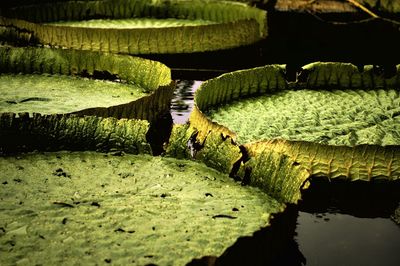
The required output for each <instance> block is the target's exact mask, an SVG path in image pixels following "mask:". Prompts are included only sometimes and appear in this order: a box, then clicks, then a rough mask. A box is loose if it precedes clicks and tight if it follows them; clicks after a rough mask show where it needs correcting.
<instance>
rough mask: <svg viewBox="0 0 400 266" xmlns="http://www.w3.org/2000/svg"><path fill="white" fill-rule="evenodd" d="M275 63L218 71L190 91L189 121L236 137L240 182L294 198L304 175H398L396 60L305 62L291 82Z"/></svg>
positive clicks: (369, 177)
mask: <svg viewBox="0 0 400 266" xmlns="http://www.w3.org/2000/svg"><path fill="white" fill-rule="evenodd" d="M283 69H284V66H266V67H261V68H255V69H250V70H242V71H237V72H232V73H228V74H224V75H222V76H220V77H218V78H215V79H212V80H209V81H207V82H205V83H203V85H202V86H201V88H200V89H199V90H198V91H197V92H196V95H195V103H196V105H195V107H194V111H193V113H192V116H191V118H190V125H191V127H193V128H196V129H197V130H198V131H199V133H198V135H199V136H202V135H207V134H209V132H210V131H212V130H213V129H214V128H215V131H216V132H226V135H229V136H230V137H232V139H233V140H234V141H236V142H238V143H239V144H243V148H242V154H243V155H244V157H243V160H244V162H243V163H242V165H241V169H240V170H239V175H240V176H241V177H242V179H243V182H245V183H250V184H254V185H257V186H259V187H262V188H263V189H265V190H266V191H267V192H268V193H271V194H273V195H274V196H275V197H277V198H281V199H283V200H284V201H287V202H296V201H297V200H298V199H299V198H300V192H299V191H300V189H301V188H305V187H307V182H306V181H307V179H308V178H309V177H310V176H311V175H312V176H324V177H329V178H346V179H348V180H364V181H370V180H373V179H387V180H397V179H398V178H399V176H400V161H399V160H398V158H400V154H399V149H398V146H399V145H400V135H399V132H400V128H399V125H400V123H399V122H400V120H398V119H399V113H398V110H400V100H399V99H400V94H399V91H398V86H399V85H400V84H399V81H400V71H399V70H400V66H397V68H396V69H395V72H394V73H390V75H388V73H387V72H385V71H384V70H381V69H379V68H376V67H374V66H364V67H363V68H362V69H360V68H357V67H355V66H354V65H351V64H344V63H312V64H309V65H306V66H304V67H303V68H302V72H300V73H299V76H298V80H297V81H296V82H287V81H286V80H285V79H284V71H283ZM261 73H264V75H261ZM233 145H234V144H233ZM246 156H247V157H248V158H246ZM246 160H249V161H248V162H245V161H246ZM299 169H300V170H299ZM292 176H293V177H292ZM283 180H286V181H283ZM288 180H291V181H288ZM283 184H285V185H283ZM283 187H285V189H286V190H285V189H283ZM288 187H289V188H290V189H288ZM289 191H290V192H289Z"/></svg>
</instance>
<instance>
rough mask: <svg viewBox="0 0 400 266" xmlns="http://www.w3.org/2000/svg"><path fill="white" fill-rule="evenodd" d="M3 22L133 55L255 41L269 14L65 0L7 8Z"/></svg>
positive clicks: (204, 5) (45, 37) (210, 5)
mask: <svg viewBox="0 0 400 266" xmlns="http://www.w3.org/2000/svg"><path fill="white" fill-rule="evenodd" d="M5 10H6V11H5V12H4V13H3V14H2V15H3V16H6V17H7V18H5V17H3V18H1V20H0V24H1V25H5V26H12V27H16V28H18V29H24V30H26V31H28V32H31V33H32V35H33V37H34V38H35V39H36V40H37V41H39V42H40V43H42V44H46V45H47V44H49V45H52V46H60V47H67V48H74V49H82V50H97V51H104V52H117V53H129V54H149V53H188V52H202V51H212V50H219V49H227V48H233V47H239V46H243V45H248V44H252V43H254V42H256V41H258V40H260V39H262V38H264V37H265V36H266V34H267V33H266V12H265V11H263V10H260V9H257V8H254V7H250V6H248V5H246V4H242V3H235V2H228V1H226V2H225V1H214V0H204V1H177V0H174V1H147V0H141V1H134V0H129V1H122V0H105V1H61V2H55V3H53V2H52V3H42V4H37V5H26V6H16V7H10V8H8V9H5Z"/></svg>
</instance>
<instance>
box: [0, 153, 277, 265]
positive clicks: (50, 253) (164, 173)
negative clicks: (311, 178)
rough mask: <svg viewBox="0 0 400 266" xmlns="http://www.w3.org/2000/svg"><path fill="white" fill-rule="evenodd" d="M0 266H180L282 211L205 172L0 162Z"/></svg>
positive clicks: (184, 163) (25, 159) (81, 162)
mask: <svg viewBox="0 0 400 266" xmlns="http://www.w3.org/2000/svg"><path fill="white" fill-rule="evenodd" d="M0 168H1V169H2V171H1V174H0V183H1V186H2V189H1V190H0V197H1V199H2V200H1V202H0V209H1V213H2V215H1V218H0V228H1V230H0V234H1V237H0V242H1V247H2V248H1V249H2V256H1V258H0V262H1V264H18V263H24V264H42V263H44V264H48V263H50V264H60V263H63V262H65V260H66V259H68V263H85V264H101V263H104V262H108V263H109V262H112V263H115V264H130V263H135V264H138V265H145V264H157V265H172V264H173V265H184V264H185V263H188V262H190V261H191V260H192V259H193V258H199V257H202V256H205V255H210V256H219V255H221V254H222V253H223V251H224V250H225V249H226V248H228V247H229V246H231V245H232V244H233V243H234V242H235V241H236V240H237V238H238V237H241V236H251V235H252V234H253V232H255V231H257V230H259V229H260V228H263V227H265V226H267V225H269V223H270V219H271V214H272V213H278V212H281V211H282V210H283V208H284V205H283V204H281V203H279V202H278V201H276V200H274V199H273V198H271V197H270V196H268V195H266V194H265V193H263V192H262V191H261V190H259V189H256V188H251V187H243V186H240V185H238V184H237V183H235V182H234V181H233V180H232V179H230V178H229V177H228V176H226V175H223V174H221V173H219V172H217V171H215V170H213V169H210V168H208V167H206V166H204V165H203V164H199V163H196V162H193V161H188V160H177V159H172V158H161V157H150V156H144V155H141V156H133V155H124V156H122V157H120V156H118V157H116V156H113V155H111V154H102V153H92V152H79V153H70V152H57V153H32V154H22V155H18V156H17V157H13V156H9V157H1V158H0Z"/></svg>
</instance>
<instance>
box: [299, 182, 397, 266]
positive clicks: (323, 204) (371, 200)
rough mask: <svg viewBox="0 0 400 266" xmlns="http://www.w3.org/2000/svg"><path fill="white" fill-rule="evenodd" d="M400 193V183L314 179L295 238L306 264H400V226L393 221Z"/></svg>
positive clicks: (300, 215) (305, 197)
mask: <svg viewBox="0 0 400 266" xmlns="http://www.w3.org/2000/svg"><path fill="white" fill-rule="evenodd" d="M399 192H400V182H390V183H385V182H381V183H379V182H377V183H368V182H351V183H349V182H345V181H332V182H325V181H322V180H321V181H317V180H314V181H313V182H312V185H311V187H310V189H309V190H308V191H305V192H304V193H303V198H304V201H303V202H301V203H300V205H299V210H300V211H299V216H298V218H297V227H296V236H295V240H296V242H297V243H298V245H299V249H300V252H301V253H302V254H303V255H304V256H305V257H306V259H307V264H306V265H310V266H312V265H327V266H329V265H332V266H333V265H371V266H372V265H376V266H379V265H388V266H390V265H393V266H395V265H400V253H399V252H398V250H399V247H400V227H399V226H398V225H396V224H395V223H394V221H392V220H391V219H390V215H391V214H393V212H394V210H395V209H396V206H397V204H398V202H399V201H400V193H399Z"/></svg>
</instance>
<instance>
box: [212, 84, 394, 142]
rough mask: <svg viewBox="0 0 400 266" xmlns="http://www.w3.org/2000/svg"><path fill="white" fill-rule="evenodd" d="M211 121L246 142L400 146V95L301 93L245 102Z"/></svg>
mask: <svg viewBox="0 0 400 266" xmlns="http://www.w3.org/2000/svg"><path fill="white" fill-rule="evenodd" d="M209 116H210V117H211V119H212V120H214V121H215V122H217V123H220V124H223V125H225V126H227V127H228V128H229V129H231V130H233V131H234V132H236V133H237V135H238V141H239V142H241V143H246V142H250V141H257V140H263V139H276V138H278V139H286V140H295V141H310V142H316V143H320V144H330V145H347V146H354V145H359V144H371V145H372V144H375V145H382V146H386V145H399V144H400V134H399V132H400V93H399V91H398V90H383V89H379V90H332V91H322V90H298V91H289V90H288V91H281V92H277V93H274V94H271V95H267V96H262V97H257V98H250V99H247V100H241V101H237V102H234V103H231V104H229V105H225V106H222V107H220V108H218V109H213V110H211V111H210V112H209Z"/></svg>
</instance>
